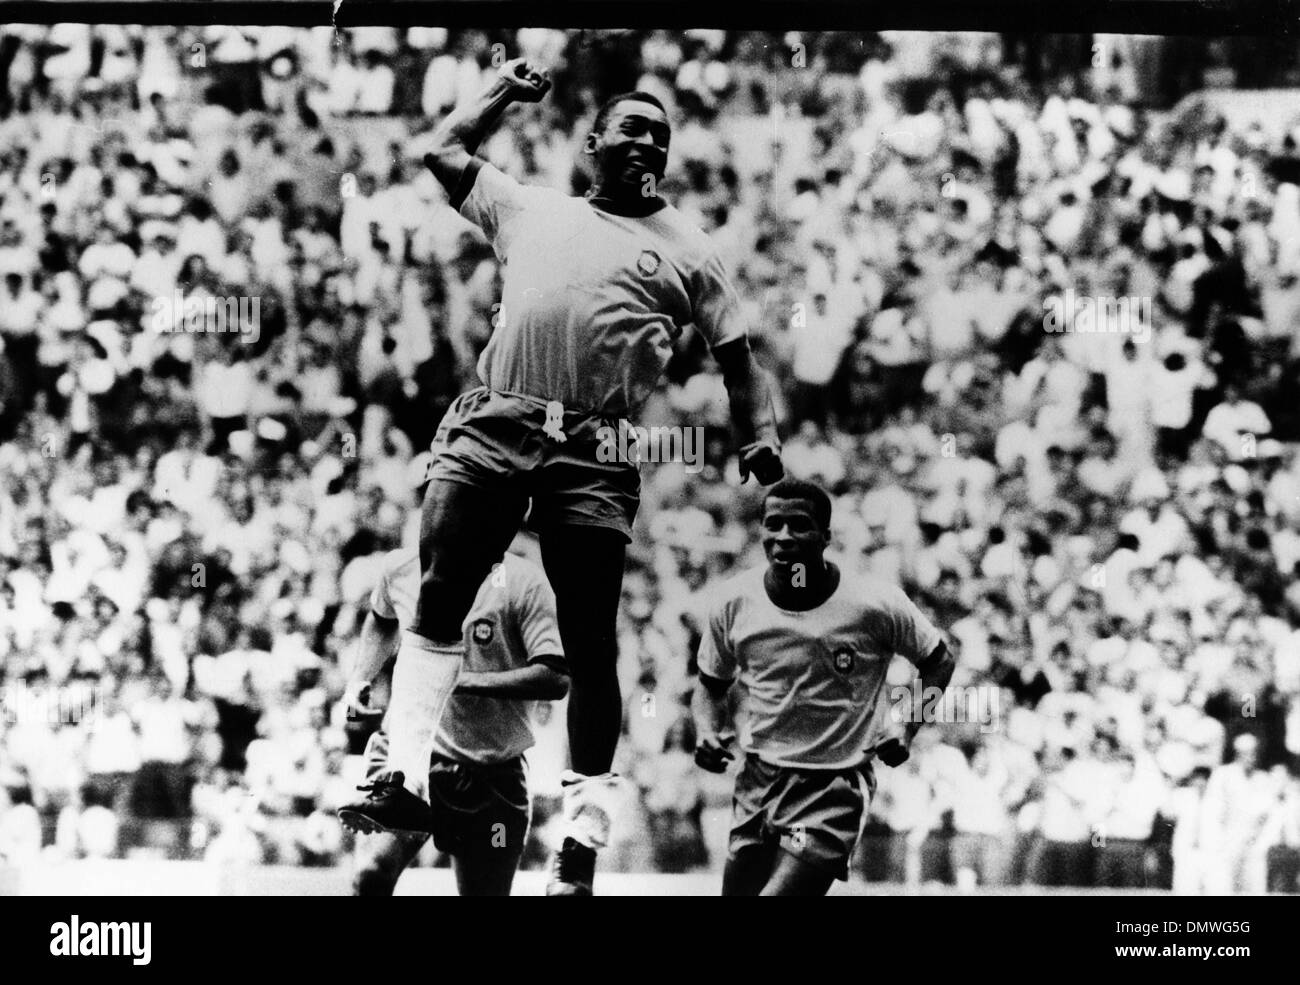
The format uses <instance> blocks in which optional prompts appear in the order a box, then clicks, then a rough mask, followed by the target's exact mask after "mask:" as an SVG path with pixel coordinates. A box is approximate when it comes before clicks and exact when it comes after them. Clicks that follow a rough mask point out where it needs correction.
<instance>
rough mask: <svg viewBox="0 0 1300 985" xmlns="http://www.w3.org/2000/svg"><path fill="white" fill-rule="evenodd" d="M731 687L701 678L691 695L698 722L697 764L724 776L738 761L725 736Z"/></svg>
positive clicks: (710, 679) (696, 741) (726, 682)
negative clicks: (730, 761) (729, 764)
mask: <svg viewBox="0 0 1300 985" xmlns="http://www.w3.org/2000/svg"><path fill="white" fill-rule="evenodd" d="M731 683H732V682H731V681H724V680H721V679H719V678H717V677H710V676H709V675H708V674H700V675H699V679H698V680H697V681H696V682H695V692H694V693H693V694H692V695H691V713H692V715H693V716H694V718H695V763H696V765H697V766H699V767H700V768H701V769H706V770H708V771H709V772H710V773H721V772H723V771H724V770H726V768H727V762H728V761H729V760H732V759H735V758H736V754H735V753H733V752H731V751H730V750H729V749H728V748H727V746H728V745H729V744H730V741H731V740H730V739H724V738H723V736H722V733H723V730H724V729H726V727H727V724H728V721H729V715H728V714H727V693H728V692H729V691H730V690H731Z"/></svg>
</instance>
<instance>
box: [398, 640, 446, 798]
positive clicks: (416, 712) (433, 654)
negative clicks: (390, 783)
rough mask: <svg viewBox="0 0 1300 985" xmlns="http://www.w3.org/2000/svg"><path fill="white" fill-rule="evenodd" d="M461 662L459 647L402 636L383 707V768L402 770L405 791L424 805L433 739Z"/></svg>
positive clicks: (426, 796)
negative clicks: (385, 746) (385, 759)
mask: <svg viewBox="0 0 1300 985" xmlns="http://www.w3.org/2000/svg"><path fill="white" fill-rule="evenodd" d="M464 660H465V644H464V643H452V644H443V645H439V644H437V643H434V642H432V641H431V640H427V639H425V638H424V637H423V636H417V635H416V634H415V633H411V632H403V633H402V643H401V646H400V647H399V648H398V651H397V662H396V664H395V665H394V667H393V689H392V695H391V697H390V698H389V701H388V721H387V730H388V765H389V767H390V768H391V769H394V770H401V771H402V773H403V774H404V775H405V778H406V788H407V789H408V790H410V791H411V792H412V793H415V794H418V795H419V796H420V797H421V798H423V799H424V800H428V799H429V798H428V795H427V793H426V791H427V788H428V783H429V757H430V756H431V755H432V754H433V739H434V736H435V735H437V733H438V724H439V722H441V721H442V712H443V709H445V708H446V707H447V699H448V698H450V697H451V692H452V691H453V690H454V689H455V687H456V681H457V680H458V679H459V678H460V668H461V664H462V663H464Z"/></svg>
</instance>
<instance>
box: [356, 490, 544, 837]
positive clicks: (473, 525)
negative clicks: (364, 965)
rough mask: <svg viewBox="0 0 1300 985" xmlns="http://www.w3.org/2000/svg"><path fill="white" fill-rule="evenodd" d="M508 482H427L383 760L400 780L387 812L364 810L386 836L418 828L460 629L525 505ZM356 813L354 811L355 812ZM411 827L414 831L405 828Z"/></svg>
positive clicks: (459, 657) (456, 663)
mask: <svg viewBox="0 0 1300 985" xmlns="http://www.w3.org/2000/svg"><path fill="white" fill-rule="evenodd" d="M508 481H509V480H507V479H503V480H502V481H499V482H485V483H482V484H478V483H476V484H471V483H468V482H464V481H461V480H459V479H451V478H447V477H445V476H439V475H438V474H437V472H436V466H435V474H434V475H433V476H432V477H431V479H430V481H429V485H428V489H427V490H426V491H425V497H424V505H423V508H422V512H421V516H420V571H421V575H420V597H419V600H418V601H417V604H416V611H415V624H414V626H413V630H412V631H411V632H406V633H403V634H402V642H401V645H400V648H399V650H398V655H397V662H396V664H395V665H394V668H393V688H392V695H393V696H392V700H391V703H390V705H389V711H388V715H389V728H390V732H391V748H390V752H389V756H390V759H391V761H392V765H393V768H394V770H395V771H397V772H398V773H400V774H401V776H402V779H403V780H405V781H406V788H405V789H406V791H408V792H411V793H413V794H416V795H420V796H418V797H404V796H403V795H402V791H401V790H398V789H387V790H384V791H381V792H379V793H377V794H375V795H373V797H374V798H377V797H379V796H381V795H382V796H386V797H387V798H388V800H389V801H390V802H391V803H392V805H393V806H392V809H391V810H385V811H383V812H382V813H381V812H380V811H379V810H378V809H372V810H371V811H369V814H370V815H372V817H371V818H370V819H371V820H372V821H377V822H379V823H380V826H382V827H385V828H387V829H389V830H417V831H427V830H429V829H428V828H427V827H420V826H418V825H419V824H420V821H421V820H422V819H423V816H422V812H421V813H420V816H417V809H416V804H415V801H416V800H420V801H423V799H424V797H423V793H424V785H423V781H424V779H425V777H426V776H427V771H428V764H429V754H430V753H431V752H432V750H433V738H434V735H435V734H436V733H437V729H438V723H439V722H440V721H441V719H442V713H443V710H444V709H445V707H446V704H447V699H448V698H450V697H451V693H452V690H453V689H454V688H455V686H456V680H457V678H458V677H459V674H460V667H461V663H462V661H463V660H464V649H465V644H464V640H463V638H462V625H463V623H464V621H465V616H466V615H468V613H469V610H470V608H471V607H472V606H473V604H474V598H475V596H476V595H477V594H478V590H479V588H480V587H481V586H482V584H483V581H484V580H485V579H486V578H487V576H488V574H489V573H490V572H491V570H492V567H493V565H495V564H498V563H499V562H500V561H501V558H502V556H503V555H504V554H505V551H506V548H508V547H509V546H510V541H511V540H512V539H513V538H514V535H515V533H516V531H517V530H518V529H519V524H520V521H521V520H522V518H523V514H524V509H525V507H526V505H527V500H526V498H525V497H524V496H523V494H522V493H521V492H520V491H519V490H518V488H517V487H515V486H510V485H507V482H508ZM358 813H360V812H358ZM413 826H414V827H413Z"/></svg>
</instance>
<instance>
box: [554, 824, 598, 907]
mask: <svg viewBox="0 0 1300 985" xmlns="http://www.w3.org/2000/svg"><path fill="white" fill-rule="evenodd" d="M595 878H596V849H594V848H588V847H587V846H586V845H584V844H583V843H582V842H580V841H577V840H575V839H573V838H565V839H564V843H563V844H562V845H561V846H560V850H559V851H558V852H556V853H555V854H554V855H553V856H552V857H551V877H550V879H549V880H547V883H546V895H547V896H590V895H592V893H591V884H592V882H593V881H594V880H595Z"/></svg>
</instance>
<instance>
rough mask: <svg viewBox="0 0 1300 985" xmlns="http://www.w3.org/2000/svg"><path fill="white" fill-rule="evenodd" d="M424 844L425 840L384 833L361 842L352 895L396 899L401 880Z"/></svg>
mask: <svg viewBox="0 0 1300 985" xmlns="http://www.w3.org/2000/svg"><path fill="white" fill-rule="evenodd" d="M424 842H425V839H424V838H409V837H407V838H403V837H399V836H398V835H393V834H383V833H381V834H373V835H363V836H361V837H360V838H358V839H357V848H356V855H355V860H354V865H355V868H354V870H353V873H352V895H353V896H392V895H393V890H394V888H396V886H397V880H398V878H399V877H400V876H401V875H402V872H403V871H405V869H406V867H407V866H408V865H410V864H411V862H412V861H413V860H414V858H415V856H416V855H418V854H419V852H420V848H421V847H422V846H423V845H424Z"/></svg>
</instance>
